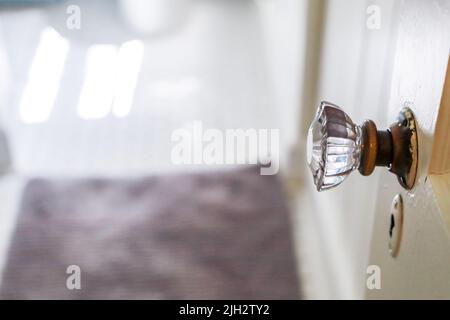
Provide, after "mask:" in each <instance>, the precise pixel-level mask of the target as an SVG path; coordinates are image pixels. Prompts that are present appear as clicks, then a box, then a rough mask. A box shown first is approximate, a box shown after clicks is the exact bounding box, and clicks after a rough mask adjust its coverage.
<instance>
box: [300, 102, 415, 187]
mask: <svg viewBox="0 0 450 320" xmlns="http://www.w3.org/2000/svg"><path fill="white" fill-rule="evenodd" d="M417 148H418V143H417V132H416V122H415V119H414V114H413V112H412V111H411V109H409V108H403V109H402V110H401V111H400V113H399V115H398V118H397V119H396V121H395V122H394V123H393V124H392V125H390V126H389V128H388V129H387V130H377V127H376V125H375V123H374V122H373V121H372V120H366V121H364V123H363V124H362V125H357V124H355V123H353V121H352V119H351V118H350V117H349V116H348V115H347V114H346V113H345V112H344V111H343V110H342V109H341V108H340V107H338V106H336V105H334V104H332V103H330V102H326V101H322V102H321V103H320V105H319V108H318V110H317V113H316V115H315V117H314V120H313V121H312V123H311V126H310V128H309V131H308V138H307V150H306V157H307V162H308V166H309V168H310V169H311V172H312V175H313V179H314V183H315V185H316V187H317V190H318V191H322V190H327V189H330V188H333V187H335V186H337V185H339V184H340V183H342V182H343V181H344V180H345V178H347V176H348V175H349V174H350V173H352V172H353V171H354V170H356V169H358V171H359V172H360V173H361V174H362V175H364V176H368V175H370V174H371V173H372V172H373V171H374V169H375V166H383V167H387V168H388V169H389V171H391V172H392V173H394V174H396V175H397V178H398V181H399V183H400V184H401V185H402V186H403V187H404V188H406V189H411V188H412V187H413V186H414V182H415V179H416V173H417V156H418V150H417Z"/></svg>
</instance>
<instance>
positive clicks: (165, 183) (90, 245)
mask: <svg viewBox="0 0 450 320" xmlns="http://www.w3.org/2000/svg"><path fill="white" fill-rule="evenodd" d="M294 260H295V259H294V255H293V244H292V241H291V231H290V226H289V217H288V212H287V209H286V206H285V203H284V201H283V198H282V194H281V190H280V184H279V182H278V180H277V178H276V177H275V176H261V175H260V174H259V169H258V168H256V167H250V168H244V169H236V170H229V171H223V172H218V173H198V174H173V175H165V176H164V175H161V176H152V177H148V178H141V179H132V180H125V179H124V180H116V179H114V180H109V179H82V180H81V179H80V180H79V179H77V180H64V181H63V180H47V179H34V180H32V181H30V182H29V184H28V185H27V187H26V189H25V191H24V195H23V200H22V207H21V212H20V215H19V218H18V224H17V229H16V232H15V234H14V236H13V239H12V244H11V249H10V253H9V257H8V261H7V264H6V267H5V271H4V274H3V281H2V287H1V289H0V297H1V298H3V299H295V298H298V297H299V296H298V281H297V276H296V266H295V261H294ZM70 265H76V266H78V267H79V268H80V278H79V279H80V284H81V289H73V290H69V289H68V288H67V286H66V280H67V278H68V277H69V276H71V275H75V276H76V274H77V273H76V274H75V273H73V271H71V273H70V274H67V273H66V271H67V270H66V269H67V267H68V266H70ZM71 279H72V280H73V278H71ZM70 283H72V284H73V283H76V281H75V282H70ZM69 287H71V286H70V285H69ZM71 288H73V286H72V287H71Z"/></svg>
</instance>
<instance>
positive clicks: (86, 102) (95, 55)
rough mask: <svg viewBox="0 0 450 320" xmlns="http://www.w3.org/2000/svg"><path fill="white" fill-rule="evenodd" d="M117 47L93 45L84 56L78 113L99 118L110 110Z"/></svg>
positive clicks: (87, 117)
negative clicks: (84, 64) (83, 75)
mask: <svg viewBox="0 0 450 320" xmlns="http://www.w3.org/2000/svg"><path fill="white" fill-rule="evenodd" d="M116 62H117V47H116V46H113V45H103V44H102V45H94V46H92V47H90V48H89V50H88V52H87V57H86V69H85V79H84V83H83V87H82V89H81V94H80V99H79V102H78V115H79V116H80V117H81V118H83V119H99V118H103V117H105V116H107V115H108V113H110V111H111V106H112V102H113V99H114V89H115V79H116V68H115V67H116Z"/></svg>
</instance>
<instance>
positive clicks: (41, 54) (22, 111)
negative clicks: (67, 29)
mask: <svg viewBox="0 0 450 320" xmlns="http://www.w3.org/2000/svg"><path fill="white" fill-rule="evenodd" d="M68 51H69V42H68V41H67V40H66V39H64V38H63V37H61V36H60V35H59V34H58V33H57V32H56V31H55V30H54V29H52V28H46V29H44V30H43V31H42V33H41V35H40V40H39V44H38V48H37V50H36V54H35V56H34V58H33V62H32V64H31V68H30V71H29V74H28V80H27V83H26V85H25V88H24V91H23V95H22V98H21V101H20V105H19V116H20V119H21V120H22V121H23V122H25V123H39V122H45V121H46V120H47V119H48V118H49V116H50V114H51V112H52V109H53V106H54V103H55V100H56V96H57V94H58V91H59V86H60V81H61V76H62V73H63V70H64V64H65V61H66V58H67V53H68Z"/></svg>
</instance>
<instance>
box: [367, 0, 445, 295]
mask: <svg viewBox="0 0 450 320" xmlns="http://www.w3.org/2000/svg"><path fill="white" fill-rule="evenodd" d="M396 19H398V34H397V39H396V45H395V51H394V52H395V53H394V56H393V61H392V81H391V85H390V99H389V103H388V106H387V110H388V112H387V113H388V114H387V119H390V120H391V121H393V120H394V119H395V117H396V115H397V113H398V111H399V110H400V109H401V108H402V107H403V106H408V107H410V108H411V109H412V110H413V111H414V113H415V115H416V120H417V122H418V137H419V164H418V166H419V168H418V176H417V178H416V185H415V187H414V188H413V190H411V191H406V190H405V189H403V188H402V187H401V186H400V185H399V183H398V182H397V180H396V177H395V175H393V174H391V173H389V172H388V171H387V170H383V171H382V170H379V171H380V172H381V173H380V181H379V187H378V191H377V193H375V194H374V195H373V196H374V197H375V198H376V212H375V219H374V225H373V233H372V242H371V251H370V260H369V265H377V266H379V267H380V279H381V289H372V290H369V289H367V291H366V296H367V298H375V299H376V298H450V238H449V230H450V223H449V221H450V212H449V208H450V207H449V198H450V187H449V186H450V175H449V173H450V142H449V140H450V134H449V131H450V126H449V121H450V120H449V118H450V99H449V97H450V83H449V82H450V75H449V73H450V71H448V61H449V48H450V1H419V0H413V1H403V2H402V4H401V6H400V7H399V11H398V17H397V18H396ZM397 194H400V195H401V197H402V199H403V204H404V208H403V223H402V224H401V222H400V221H397V224H396V225H395V226H393V224H392V221H391V217H390V207H391V203H392V200H393V198H394V196H395V195H397ZM392 227H397V228H398V229H397V230H401V231H400V232H401V240H400V246H399V251H398V254H397V256H396V257H395V258H394V257H391V255H390V253H389V250H388V242H389V237H390V236H389V229H390V228H392Z"/></svg>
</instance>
